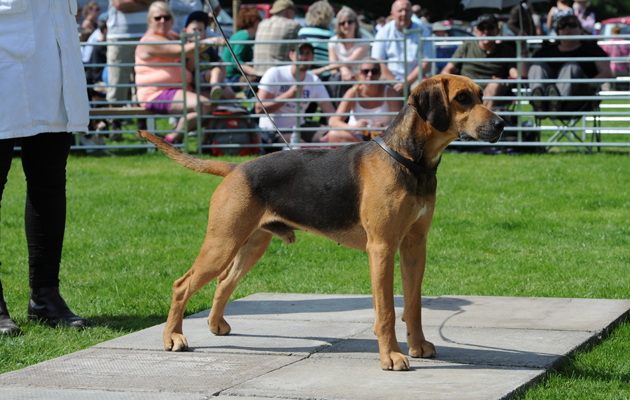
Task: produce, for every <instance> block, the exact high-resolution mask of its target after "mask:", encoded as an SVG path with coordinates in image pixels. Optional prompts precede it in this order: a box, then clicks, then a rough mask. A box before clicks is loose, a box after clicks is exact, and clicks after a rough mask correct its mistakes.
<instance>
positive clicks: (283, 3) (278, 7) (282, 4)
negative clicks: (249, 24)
mask: <svg viewBox="0 0 630 400" xmlns="http://www.w3.org/2000/svg"><path fill="white" fill-rule="evenodd" d="M288 9H293V10H295V3H293V2H292V1H291V0H276V1H275V2H274V3H273V7H271V10H269V14H277V13H279V12H282V11H284V10H288Z"/></svg>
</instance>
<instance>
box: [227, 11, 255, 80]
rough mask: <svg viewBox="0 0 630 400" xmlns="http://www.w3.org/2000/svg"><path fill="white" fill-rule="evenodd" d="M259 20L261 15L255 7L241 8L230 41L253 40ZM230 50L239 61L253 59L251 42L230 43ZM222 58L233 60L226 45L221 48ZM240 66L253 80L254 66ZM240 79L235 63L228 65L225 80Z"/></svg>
mask: <svg viewBox="0 0 630 400" xmlns="http://www.w3.org/2000/svg"><path fill="white" fill-rule="evenodd" d="M260 21H262V17H261V16H260V13H259V12H258V9H256V7H247V8H246V9H244V10H241V11H240V12H239V13H238V19H237V22H236V28H237V29H238V31H237V32H236V33H235V34H233V35H232V37H231V38H230V42H232V41H234V42H236V41H247V40H254V38H255V37H256V31H257V30H258V25H259V24H260ZM232 51H233V52H234V55H235V56H236V59H237V60H238V61H239V62H240V63H247V62H251V61H252V60H253V59H254V45H253V44H251V43H250V44H234V45H232ZM223 60H224V61H225V62H229V63H231V62H234V57H232V53H230V50H229V49H228V48H227V47H226V48H224V49H223ZM241 66H242V67H243V71H244V72H245V73H246V74H247V76H248V78H250V80H253V79H254V77H255V73H254V67H252V66H251V65H241ZM240 79H241V71H240V70H239V69H238V66H237V65H236V63H234V64H233V65H228V67H227V71H226V79H225V80H226V81H227V82H238V81H239V80H240ZM243 81H244V80H243Z"/></svg>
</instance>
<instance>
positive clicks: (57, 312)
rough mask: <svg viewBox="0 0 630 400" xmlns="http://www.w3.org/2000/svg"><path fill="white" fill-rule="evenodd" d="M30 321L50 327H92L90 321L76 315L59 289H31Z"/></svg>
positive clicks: (28, 316) (28, 317)
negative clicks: (37, 321) (39, 322)
mask: <svg viewBox="0 0 630 400" xmlns="http://www.w3.org/2000/svg"><path fill="white" fill-rule="evenodd" d="M27 319H28V320H29V321H33V320H40V321H43V322H45V323H46V324H48V325H50V326H53V327H54V326H57V325H62V326H67V327H70V328H83V327H86V326H90V321H88V320H87V319H85V318H81V317H78V316H76V315H74V313H73V312H72V311H70V309H69V308H68V305H67V304H66V302H65V301H64V300H63V299H62V298H61V295H59V288H39V289H31V299H30V301H29V302H28V315H27Z"/></svg>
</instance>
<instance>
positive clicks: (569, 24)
mask: <svg viewBox="0 0 630 400" xmlns="http://www.w3.org/2000/svg"><path fill="white" fill-rule="evenodd" d="M577 27H578V23H577V22H576V21H572V22H565V23H563V24H558V30H560V29H564V28H577Z"/></svg>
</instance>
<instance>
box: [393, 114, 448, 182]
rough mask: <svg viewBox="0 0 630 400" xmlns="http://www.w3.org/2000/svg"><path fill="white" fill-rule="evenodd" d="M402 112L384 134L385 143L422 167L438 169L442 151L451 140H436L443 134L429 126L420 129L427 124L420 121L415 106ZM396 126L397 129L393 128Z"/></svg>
mask: <svg viewBox="0 0 630 400" xmlns="http://www.w3.org/2000/svg"><path fill="white" fill-rule="evenodd" d="M409 111H411V112H405V113H400V114H399V115H398V116H397V117H396V121H394V122H393V123H392V124H391V125H390V127H391V128H392V129H388V130H387V131H386V133H385V134H384V135H383V136H382V138H383V140H384V141H385V143H386V144H387V145H388V146H389V147H391V148H392V150H394V151H396V152H397V153H400V154H401V155H402V156H403V157H406V158H408V159H410V160H411V161H412V162H414V163H416V164H418V165H420V166H421V167H424V168H428V169H433V170H436V169H437V167H438V165H439V164H440V160H441V158H442V152H443V151H444V149H446V146H448V144H449V143H450V142H446V143H442V142H443V140H436V136H437V137H441V136H442V135H439V136H438V135H434V134H433V133H432V132H431V131H430V130H429V129H431V128H428V129H425V130H418V129H417V127H418V126H425V125H424V122H423V121H418V120H417V119H420V120H421V118H420V116H419V115H418V114H417V113H416V112H415V110H414V109H413V108H411V109H410V110H409ZM394 127H395V129H393V128H394Z"/></svg>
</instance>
